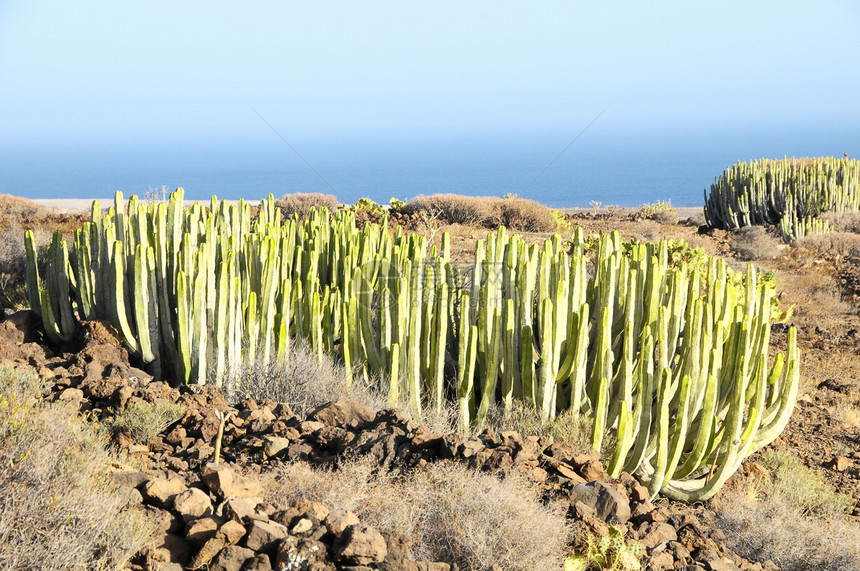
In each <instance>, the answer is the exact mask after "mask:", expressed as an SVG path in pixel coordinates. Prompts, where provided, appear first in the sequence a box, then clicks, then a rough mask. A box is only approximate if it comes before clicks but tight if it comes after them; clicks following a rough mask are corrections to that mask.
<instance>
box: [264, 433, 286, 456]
mask: <svg viewBox="0 0 860 571" xmlns="http://www.w3.org/2000/svg"><path fill="white" fill-rule="evenodd" d="M263 442H264V444H263V454H264V455H265V456H266V458H273V457H275V456H277V455H278V454H280V453H281V452H283V451H284V450H286V449H287V448H289V446H290V440H289V439H288V438H282V437H280V436H271V435H267V436H265V437H263Z"/></svg>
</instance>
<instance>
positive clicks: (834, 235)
mask: <svg viewBox="0 0 860 571" xmlns="http://www.w3.org/2000/svg"><path fill="white" fill-rule="evenodd" d="M796 245H797V246H800V247H803V248H809V249H810V250H813V251H815V252H818V253H819V254H820V255H827V256H837V255H839V256H851V257H860V234H855V233H851V232H845V231H836V230H834V231H833V232H828V233H826V234H811V235H809V236H804V237H803V238H801V239H800V240H798V241H797V244H796Z"/></svg>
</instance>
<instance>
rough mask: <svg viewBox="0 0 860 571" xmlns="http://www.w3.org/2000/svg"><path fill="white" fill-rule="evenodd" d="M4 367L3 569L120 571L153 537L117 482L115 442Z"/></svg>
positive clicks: (0, 434) (29, 378)
mask: <svg viewBox="0 0 860 571" xmlns="http://www.w3.org/2000/svg"><path fill="white" fill-rule="evenodd" d="M43 388H44V385H43V382H42V381H40V380H39V379H38V378H36V377H35V375H32V374H30V373H21V372H19V371H16V370H14V369H11V368H10V367H8V366H2V367H0V505H2V506H3V509H2V510H0V569H42V570H53V569H56V570H66V569H119V568H121V567H122V566H123V564H124V563H125V562H127V561H128V560H129V559H130V558H131V557H132V556H133V555H134V554H135V553H136V552H137V551H139V550H140V549H141V548H142V547H143V545H144V543H145V542H146V540H147V539H148V535H149V528H148V525H147V522H146V520H145V519H144V516H143V515H142V513H141V512H137V511H134V510H126V509H124V506H125V504H126V500H125V499H124V498H123V496H122V495H121V494H119V493H117V492H116V491H115V490H114V489H113V488H112V486H111V485H110V483H109V481H108V477H107V474H108V473H107V463H108V461H109V460H110V457H109V455H108V453H107V452H106V448H107V445H108V439H107V437H106V434H105V433H104V432H99V431H98V430H96V429H95V428H94V427H93V426H92V425H90V424H89V423H87V422H85V421H83V420H81V419H80V418H79V417H78V416H76V415H74V414H72V413H70V412H68V411H65V410H63V409H62V408H59V407H58V406H56V405H50V406H49V405H45V404H43V403H41V402H40V401H39V399H38V396H37V395H38V394H39V393H40V392H41V391H42V389H43Z"/></svg>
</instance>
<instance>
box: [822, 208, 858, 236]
mask: <svg viewBox="0 0 860 571" xmlns="http://www.w3.org/2000/svg"><path fill="white" fill-rule="evenodd" d="M819 218H821V219H822V220H825V221H827V222H830V225H831V226H832V227H833V231H834V232H847V233H851V234H860V212H843V213H838V212H823V213H822V214H821V215H820V216H819Z"/></svg>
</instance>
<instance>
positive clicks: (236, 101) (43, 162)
mask: <svg viewBox="0 0 860 571" xmlns="http://www.w3.org/2000/svg"><path fill="white" fill-rule="evenodd" d="M858 32H860V3H858V2H856V0H819V1H818V2H816V3H815V4H814V5H810V4H809V3H808V2H800V1H796V0H782V1H773V0H757V1H754V2H748V1H747V0H743V1H739V0H727V1H720V2H707V3H705V2H690V1H689V0H686V1H674V0H673V1H662V2H661V1H655V2H641V1H638V0H637V1H635V2H634V1H616V2H573V1H565V2H561V1H544V2H529V3H526V2H520V1H507V0H493V1H465V2H464V1H462V0H458V1H447V0H438V1H432V2H429V1H428V2H404V1H402V0H400V1H394V0H379V1H367V2H336V1H325V0H320V1H316V2H306V1H303V2H296V1H292V0H281V1H266V0H259V1H254V2H243V3H239V2H219V1H217V0H207V1H205V2H203V1H198V0H180V1H176V0H172V1H169V2H167V1H161V0H150V1H147V2H140V1H136V0H128V1H123V2H94V1H91V0H79V1H76V2H68V1H62V2H61V1H52V0H29V1H24V0H20V1H10V0H0V192H11V193H21V194H23V195H25V196H48V195H50V196H55V195H56V196H59V195H62V194H63V193H64V192H76V193H79V194H86V195H89V194H90V193H101V194H104V195H108V194H109V193H111V192H113V190H115V189H127V190H133V191H134V192H144V191H145V190H146V189H147V188H150V187H152V185H155V186H154V187H156V188H158V187H159V186H160V185H162V184H165V185H168V186H171V185H172V186H180V185H182V186H186V187H192V188H196V189H197V191H199V193H200V194H201V195H203V194H206V193H210V192H215V191H219V192H220V191H224V192H226V191H225V190H224V189H225V188H227V189H232V190H231V191H230V192H233V193H235V194H239V193H241V194H245V193H251V194H258V193H259V190H258V189H259V187H263V188H265V189H268V188H270V187H275V188H277V189H291V190H292V191H295V190H299V191H314V192H315V191H325V192H328V191H336V192H337V194H338V196H342V197H347V199H349V198H352V194H357V193H359V192H372V191H373V189H377V190H376V192H378V193H379V194H380V195H382V194H385V195H386V196H389V194H387V193H392V194H393V193H401V192H403V193H407V192H410V193H414V192H419V190H415V189H418V188H419V187H420V189H421V190H420V191H421V192H423V191H428V192H432V191H433V190H434V189H442V190H445V189H448V190H449V191H455V192H457V191H459V190H460V189H466V190H468V191H470V192H479V190H478V189H477V186H476V185H480V184H483V185H484V188H485V190H480V192H492V193H496V192H503V190H504V189H503V190H499V188H500V185H501V184H502V183H504V182H505V181H508V180H510V179H511V177H512V176H514V174H511V175H510V176H508V175H507V174H503V173H501V170H500V169H503V168H506V167H510V169H511V173H514V171H516V173H517V174H516V176H517V177H519V178H517V180H518V182H517V183H516V184H515V185H514V184H513V183H511V184H512V185H513V187H516V188H519V186H523V187H524V186H525V185H526V183H527V182H528V181H533V180H534V178H535V176H536V175H537V176H540V175H538V173H541V172H544V171H545V170H546V169H547V168H549V167H550V166H551V167H552V168H551V169H550V170H549V171H546V175H545V176H544V177H543V178H542V180H541V182H546V181H545V180H544V179H548V178H549V177H551V176H553V175H555V176H556V178H557V179H558V183H557V185H556V186H557V188H559V189H561V190H559V191H558V192H559V193H561V195H560V196H562V200H572V199H567V198H564V197H566V196H567V195H568V194H570V192H573V191H578V190H577V189H582V188H585V191H583V192H596V191H597V190H600V189H601V188H602V186H603V181H604V180H605V176H604V175H606V176H609V177H610V178H613V177H614V178H615V179H624V180H625V181H627V182H625V184H626V185H627V188H628V190H630V192H633V191H634V190H635V188H638V187H635V185H637V184H639V182H638V181H641V180H643V179H644V178H646V177H648V176H651V175H652V174H655V173H653V172H651V173H649V172H647V171H648V170H649V169H651V170H652V171H653V170H654V167H653V165H654V164H658V165H659V164H662V163H663V162H666V161H667V158H666V157H667V156H669V158H670V159H671V160H673V161H674V164H672V165H668V167H667V169H668V170H666V171H665V172H664V173H663V174H662V175H661V174H660V173H656V174H655V176H656V178H654V183H653V185H654V188H655V190H654V192H655V193H659V192H663V191H661V190H660V189H661V188H664V187H666V186H667V185H670V184H674V185H675V187H677V188H678V189H680V190H678V192H687V194H685V195H684V196H689V197H690V198H689V200H692V201H698V200H699V198H698V196H700V193H701V188H702V186H705V185H708V184H710V181H712V180H713V176H714V175H715V174H718V173H719V172H720V171H721V170H722V169H723V168H724V167H725V166H727V165H729V164H732V163H734V162H735V161H737V160H746V159H751V158H757V157H762V156H771V157H781V156H783V155H788V156H792V155H798V156H804V155H808V154H813V155H824V154H827V155H836V156H841V154H842V152H848V153H850V154H851V155H852V156H856V155H860V105H858V104H857V97H858V93H860V73H858V68H857V62H858V61H860V39H858V38H860V36H858ZM580 136H581V140H580V139H578V137H580ZM574 142H575V143H576V144H575V145H573V147H570V145H572V144H573V143H574ZM285 143H286V144H287V145H289V146H290V148H289V149H288V148H287V146H286V145H285ZM566 149H571V150H570V151H566ZM698 149H701V150H702V152H698V154H697V150H698ZM560 151H562V152H561V153H560ZM631 151H635V152H636V153H638V155H637V157H636V161H638V162H635V161H633V160H632V152H631ZM681 151H683V152H685V153H689V156H690V160H691V161H696V162H695V163H691V162H689V161H688V159H687V158H685V157H681V156H680V155H679V152H681ZM706 151H707V152H706ZM661 152H662V153H663V155H662V156H661V155H660V153H661ZM565 153H566V154H565ZM575 153H579V156H578V157H577V156H572V155H574V154H575ZM588 153H591V155H590V156H593V157H594V160H593V161H592V159H590V158H588V157H586V155H587V154H588ZM643 153H644V154H643ZM649 153H651V154H653V157H652V156H651V155H649ZM562 154H563V155H564V156H562ZM625 154H626V156H627V157H628V160H627V161H625V164H624V165H622V166H624V167H625V168H626V170H618V171H617V172H609V171H607V168H606V165H610V167H609V168H610V170H613V167H612V166H611V165H614V164H618V163H617V162H615V161H616V159H615V158H614V157H615V156H616V155H621V156H624V155H625ZM553 157H555V159H553ZM559 158H560V159H561V160H558V162H552V161H555V160H556V159H559ZM422 161H423V163H422ZM565 161H567V162H566V163H565ZM576 161H579V162H576ZM589 161H592V162H591V163H590V162H589ZM419 163H420V164H419ZM628 163H629V164H628ZM685 163H686V164H685ZM473 167H474V168H473ZM588 168H591V170H592V171H594V172H592V173H591V174H588V173H586V172H585V170H586V169H588ZM317 169H318V170H317ZM422 169H423V170H422ZM517 169H519V170H518V171H517ZM542 169H543V170H542ZM564 169H567V170H564ZM682 170H683V171H684V172H686V174H685V175H684V176H685V177H686V178H684V179H683V181H682V180H681V179H679V178H678V177H680V176H681V175H680V174H678V175H673V174H671V173H680V172H681V171H682ZM276 171H277V173H282V174H283V173H287V174H283V175H282V174H271V173H276ZM318 171H319V174H320V176H317V172H318ZM395 171H396V172H395ZM428 171H445V172H444V173H441V174H440V176H439V177H437V178H428V176H427V173H428ZM449 171H450V172H449ZM266 173H270V174H269V175H267V174H266ZM458 173H459V174H458ZM323 174H324V175H325V176H326V177H327V178H326V179H325V180H324V179H323V176H322V175H323ZM580 174H582V175H583V176H589V177H590V178H589V180H590V181H591V182H590V183H588V184H587V185H586V184H585V183H582V184H580V185H579V186H571V184H572V183H569V182H566V181H570V180H572V178H573V177H575V176H578V175H580ZM228 175H229V176H231V177H233V178H232V180H233V181H235V182H234V183H231V184H229V185H228V184H227V183H226V182H225V181H226V180H227V176H228ZM287 175H289V176H287ZM443 175H444V176H443ZM658 175H659V176H658ZM660 176H662V177H663V178H662V179H661V178H660ZM252 177H258V178H255V179H254V181H258V182H251V178H252ZM278 177H280V178H278ZM303 177H304V178H303ZM494 177H495V178H494ZM669 177H674V178H671V179H670V178H669ZM329 178H330V179H331V181H329V180H328V179H329ZM495 180H499V181H502V182H501V183H497V182H494V181H495ZM386 181H388V182H386ZM420 184H423V186H420ZM517 185H519V186H517ZM613 188H614V187H613ZM401 189H407V190H401ZM469 189H472V190H469ZM631 189H632V190H631ZM685 189H686V190H685ZM604 190H605V191H606V192H610V193H611V192H615V191H614V190H611V189H609V188H608V187H607V189H604ZM281 192H282V191H281ZM530 192H532V193H533V194H535V197H536V198H539V199H542V198H543V197H542V196H541V195H540V193H541V192H542V190H541V189H540V185H538V186H533V187H530ZM383 198H384V197H383ZM582 200H584V199H581V200H580V202H581V201H582ZM631 200H633V199H631Z"/></svg>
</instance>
